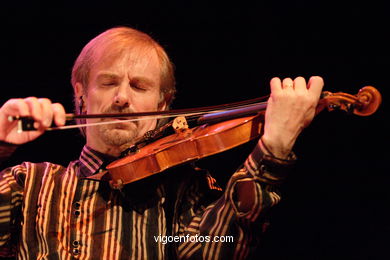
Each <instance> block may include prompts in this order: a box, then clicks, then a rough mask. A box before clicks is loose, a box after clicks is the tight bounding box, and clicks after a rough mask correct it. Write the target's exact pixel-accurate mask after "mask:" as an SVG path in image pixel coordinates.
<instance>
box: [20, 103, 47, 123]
mask: <svg viewBox="0 0 390 260" xmlns="http://www.w3.org/2000/svg"><path fill="white" fill-rule="evenodd" d="M24 100H25V102H26V103H27V105H28V108H29V115H30V116H31V117H32V118H33V119H34V120H35V121H37V122H38V123H40V124H42V119H43V118H42V108H41V105H40V103H39V102H38V99H37V98H36V97H28V98H26V99H24Z"/></svg>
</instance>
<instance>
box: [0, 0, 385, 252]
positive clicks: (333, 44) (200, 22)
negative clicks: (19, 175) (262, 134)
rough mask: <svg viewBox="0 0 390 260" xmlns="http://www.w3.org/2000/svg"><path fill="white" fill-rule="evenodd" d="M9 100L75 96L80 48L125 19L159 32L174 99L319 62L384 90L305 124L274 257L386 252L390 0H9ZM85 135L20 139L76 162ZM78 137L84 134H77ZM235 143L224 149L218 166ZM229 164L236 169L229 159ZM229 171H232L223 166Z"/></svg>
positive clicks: (262, 81) (270, 237)
mask: <svg viewBox="0 0 390 260" xmlns="http://www.w3.org/2000/svg"><path fill="white" fill-rule="evenodd" d="M0 5H1V8H0V10H1V17H2V18H3V19H5V20H4V22H2V23H1V59H0V61H1V66H2V69H1V76H0V77H1V79H2V80H1V89H2V95H1V98H0V99H1V100H0V101H1V103H4V102H5V101H6V100H8V99H9V98H14V97H28V96H37V97H48V98H50V99H52V100H53V101H55V102H60V103H62V104H63V105H64V106H65V107H66V109H67V111H69V112H71V111H72V110H73V108H72V87H71V85H70V72H71V68H72V65H73V62H74V60H75V58H76V57H77V55H78V53H79V52H80V50H81V48H82V47H83V46H84V45H85V44H86V43H87V42H88V41H89V40H90V39H92V38H93V37H94V36H96V35H97V34H99V33H101V32H102V31H104V30H106V29H108V28H110V27H113V26H118V25H128V26H131V27H134V28H137V29H139V30H142V31H144V32H147V33H149V34H151V35H152V36H153V37H154V38H155V39H156V40H157V41H159V42H160V43H161V44H162V45H163V46H164V47H165V48H166V50H167V52H168V54H169V55H170V56H171V58H172V60H173V62H174V64H175V66H176V76H177V88H178V94H177V99H176V101H175V103H174V105H173V108H186V107H196V106H204V105H215V104H222V103H227V102H233V101H240V100H245V99H248V98H254V97H258V96H263V95H266V94H268V93H269V81H270V79H271V78H272V77H274V76H278V77H292V78H294V77H296V76H304V77H306V78H309V77H310V76H311V75H320V76H322V77H323V78H324V80H325V90H328V91H332V92H338V91H342V92H348V93H352V94H355V93H357V91H358V90H359V89H360V88H361V87H363V86H365V85H373V86H375V87H377V88H378V89H379V90H380V92H381V93H382V95H383V98H384V100H383V103H382V106H381V107H380V109H379V111H378V112H377V113H376V114H374V115H372V116H370V117H357V116H349V115H346V114H345V113H342V112H332V113H328V112H323V113H321V114H320V115H318V116H317V117H316V118H315V120H314V121H313V123H312V125H311V126H310V127H309V128H307V129H306V130H305V132H304V133H303V134H302V135H301V136H300V138H299V139H298V142H297V144H296V147H295V152H296V154H297V155H298V157H299V162H298V163H297V166H296V168H295V170H294V172H293V173H292V174H291V176H290V178H289V179H288V181H287V182H286V184H285V185H284V186H283V187H282V190H283V195H284V200H283V201H282V202H281V203H280V204H279V205H278V206H277V207H276V208H275V210H274V211H273V213H272V216H271V220H272V222H271V226H270V228H269V230H268V232H267V233H266V236H265V239H264V241H263V247H262V248H260V250H259V257H262V258H263V259H335V258H341V257H342V258H344V259H385V258H389V253H388V249H387V248H388V244H389V234H390V224H389V219H390V214H389V212H390V211H389V210H388V208H389V201H390V191H389V185H390V177H389V173H390V171H389V166H388V160H389V155H390V154H389V152H388V149H389V138H388V136H387V134H388V132H389V124H388V123H387V124H386V123H385V121H387V120H386V116H387V114H386V112H385V111H386V106H388V105H387V94H388V81H389V79H388V78H389V73H388V70H389V68H390V66H389V65H390V64H389V63H390V62H389V58H390V55H389V51H388V48H389V46H390V44H389V43H390V42H389V40H388V39H389V22H390V21H389V15H388V10H389V9H388V7H387V5H386V4H385V1H382V2H380V1H364V2H360V1H359V2H351V3H346V2H342V1H340V2H339V3H337V4H332V3H330V2H329V1H303V0H302V1H296V0H294V1H285V2H284V1H267V2H265V3H262V2H260V1H220V2H215V1H142V2H134V1H126V2H118V1H106V2H104V3H100V2H98V1H90V2H88V1H79V2H76V1H53V2H52V3H44V2H38V1H35V2H33V1H29V2H27V1H26V2H23V1H15V3H13V4H11V3H7V4H5V2H2V3H1V4H0ZM82 145H83V140H82V138H81V137H80V135H79V134H78V131H77V130H69V131H59V132H51V133H47V134H45V135H44V136H42V137H41V138H39V139H38V140H36V141H34V142H32V143H29V144H26V145H24V146H22V147H20V148H19V149H18V151H17V153H16V154H15V156H14V157H13V158H12V159H10V160H9V161H8V162H7V163H6V165H13V164H15V163H20V162H21V161H25V160H29V161H37V162H38V161H52V162H57V163H61V164H67V162H68V161H69V160H73V159H76V158H77V157H78V152H79V150H80V149H81V147H82ZM75 147H76V148H75ZM241 149H243V150H244V151H249V150H250V147H249V148H248V147H244V148H239V149H235V150H234V151H232V152H229V153H227V154H226V155H224V156H222V157H223V159H221V158H220V157H218V156H217V158H216V159H215V161H213V162H209V161H207V162H206V163H205V164H210V167H211V168H213V167H214V166H215V165H217V164H223V167H222V168H221V167H219V170H215V174H216V176H217V177H218V175H221V174H222V173H221V172H224V171H225V168H226V169H228V168H229V167H230V166H231V163H232V162H233V163H238V161H239V159H240V156H241V157H242V154H243V152H242V150H241ZM226 171H227V170H226ZM221 178H223V177H221Z"/></svg>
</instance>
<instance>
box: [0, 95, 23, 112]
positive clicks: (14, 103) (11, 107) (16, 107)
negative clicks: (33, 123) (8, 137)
mask: <svg viewBox="0 0 390 260" xmlns="http://www.w3.org/2000/svg"><path fill="white" fill-rule="evenodd" d="M1 109H2V111H3V112H4V114H5V115H7V116H29V115H30V112H29V108H28V105H27V104H26V102H25V101H24V100H23V99H21V98H14V99H10V100H8V101H7V102H6V103H5V104H4V105H3V107H2V108H1Z"/></svg>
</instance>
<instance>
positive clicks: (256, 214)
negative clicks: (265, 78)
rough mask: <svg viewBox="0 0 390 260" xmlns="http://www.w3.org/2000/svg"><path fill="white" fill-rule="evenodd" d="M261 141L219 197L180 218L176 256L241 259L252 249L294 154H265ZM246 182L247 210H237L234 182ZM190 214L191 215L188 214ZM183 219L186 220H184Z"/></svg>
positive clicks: (264, 224) (238, 202)
mask: <svg viewBox="0 0 390 260" xmlns="http://www.w3.org/2000/svg"><path fill="white" fill-rule="evenodd" d="M264 151H265V150H264V147H262V144H261V142H259V144H258V145H257V146H256V147H255V148H254V150H253V152H252V153H251V154H250V155H249V156H248V158H247V159H246V161H245V163H244V164H243V165H242V167H240V168H239V169H238V170H237V171H236V172H235V173H234V174H233V175H232V177H231V178H230V180H229V182H228V184H227V186H226V190H225V191H224V193H223V195H222V196H221V197H220V199H218V200H216V201H215V202H213V203H211V204H210V205H208V206H205V207H204V208H201V207H198V208H195V210H192V213H189V211H188V212H186V213H185V214H187V216H186V217H182V219H181V228H180V229H179V230H178V234H179V235H180V236H183V239H182V240H183V241H181V240H180V243H179V246H178V252H177V253H178V256H179V258H180V259H245V258H247V257H250V256H251V254H252V253H253V252H254V250H255V249H256V247H257V245H258V244H259V241H260V239H261V235H262V233H263V231H264V228H265V226H266V225H268V219H267V211H268V210H269V209H270V208H271V207H272V206H274V205H276V204H277V203H278V202H279V201H280V198H281V196H280V192H279V190H278V185H279V184H281V183H282V182H283V180H284V179H285V178H286V177H287V173H288V172H289V171H290V169H291V168H292V166H293V164H294V162H295V160H296V157H295V155H294V154H291V155H290V156H289V158H288V159H287V160H281V159H278V158H275V157H272V156H269V155H267V154H266V153H265V152H264ZM242 182H250V183H251V185H250V186H249V187H251V189H253V190H251V194H253V195H254V198H253V203H252V206H251V208H250V209H249V210H246V211H242V210H240V205H239V204H240V201H238V200H237V185H239V184H240V183H242ZM189 215H191V217H190V216H189ZM185 220H187V221H185ZM191 237H192V239H191Z"/></svg>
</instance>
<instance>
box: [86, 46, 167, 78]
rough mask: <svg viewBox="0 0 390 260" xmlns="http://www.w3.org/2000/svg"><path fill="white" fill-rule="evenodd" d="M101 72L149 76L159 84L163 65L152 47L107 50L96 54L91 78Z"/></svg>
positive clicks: (98, 51)
mask: <svg viewBox="0 0 390 260" xmlns="http://www.w3.org/2000/svg"><path fill="white" fill-rule="evenodd" d="M100 71H111V72H114V73H127V74H129V75H128V76H137V75H142V76H144V77H145V76H147V77H151V78H154V79H155V80H158V84H159V83H160V75H161V63H160V60H159V57H158V55H157V52H156V50H155V49H154V48H153V47H151V46H132V47H127V48H105V49H101V50H97V51H96V52H95V55H94V62H93V64H92V67H91V71H90V76H92V78H93V77H94V76H97V74H99V72H100Z"/></svg>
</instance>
